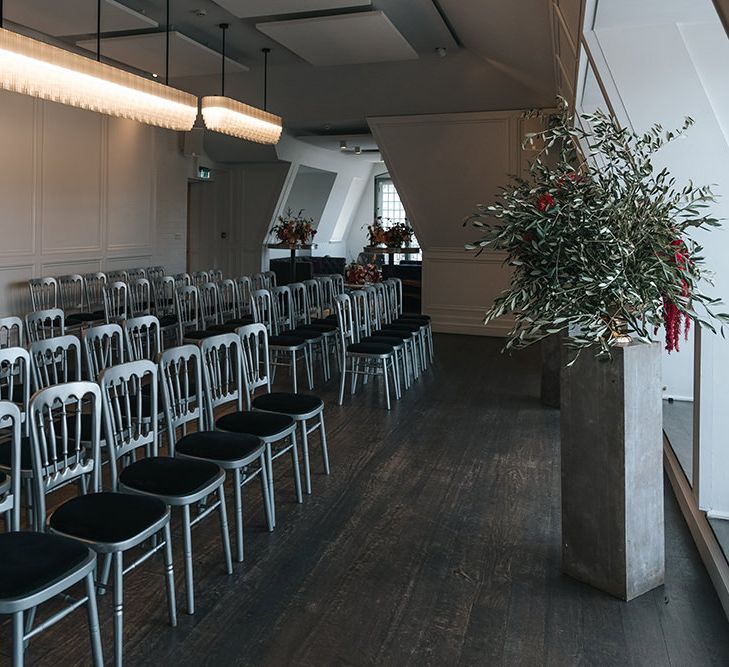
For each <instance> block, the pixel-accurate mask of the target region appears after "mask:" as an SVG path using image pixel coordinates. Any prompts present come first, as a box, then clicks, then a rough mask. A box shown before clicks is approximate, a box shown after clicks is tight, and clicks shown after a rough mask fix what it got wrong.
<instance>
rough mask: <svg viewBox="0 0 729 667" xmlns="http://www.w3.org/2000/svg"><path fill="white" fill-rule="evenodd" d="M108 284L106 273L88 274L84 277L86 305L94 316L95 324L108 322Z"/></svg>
mask: <svg viewBox="0 0 729 667" xmlns="http://www.w3.org/2000/svg"><path fill="white" fill-rule="evenodd" d="M106 282H107V280H106V274H105V273H101V272H96V273H87V274H86V275H85V276H84V287H85V289H86V304H87V306H88V309H89V310H90V311H91V313H92V315H93V321H94V322H104V321H105V320H106V309H105V308H104V288H105V287H106Z"/></svg>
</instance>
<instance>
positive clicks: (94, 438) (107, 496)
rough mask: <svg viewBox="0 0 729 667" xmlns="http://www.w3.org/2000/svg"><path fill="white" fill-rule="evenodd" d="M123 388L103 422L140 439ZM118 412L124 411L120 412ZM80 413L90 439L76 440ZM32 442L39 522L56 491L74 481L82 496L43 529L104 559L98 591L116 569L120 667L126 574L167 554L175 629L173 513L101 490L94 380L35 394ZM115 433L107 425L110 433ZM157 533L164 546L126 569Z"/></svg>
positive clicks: (146, 500)
mask: <svg viewBox="0 0 729 667" xmlns="http://www.w3.org/2000/svg"><path fill="white" fill-rule="evenodd" d="M126 389H127V387H126V386H123V385H121V384H117V385H116V386H115V388H114V391H113V392H109V394H112V396H113V398H110V397H109V394H107V395H106V400H107V401H109V402H112V401H114V399H119V400H116V401H115V402H114V404H113V407H114V409H116V410H119V411H120V412H118V413H114V414H113V415H112V416H109V411H108V410H105V412H104V414H105V419H107V420H109V419H112V420H117V419H118V420H119V421H120V422H122V423H123V424H122V425H123V428H126V429H129V430H131V431H132V432H133V433H134V436H135V437H139V438H140V439H141V438H144V437H145V435H146V432H145V431H146V430H147V429H149V425H148V424H145V423H143V422H142V421H140V420H139V418H138V417H139V415H138V414H137V413H136V412H135V411H134V407H135V406H134V401H133V400H130V398H131V399H133V397H130V396H129V395H128V394H127V393H126ZM121 413H123V414H121ZM82 414H90V415H91V417H92V433H91V439H90V441H88V442H84V441H82V440H81V439H80V438H79V433H80V428H79V424H78V423H77V422H78V420H79V419H80V418H81V415H82ZM31 424H32V441H33V455H34V459H35V461H34V469H35V470H36V471H37V474H36V476H35V486H36V489H37V497H36V502H35V506H36V525H38V526H44V525H46V503H45V496H46V495H47V494H49V493H52V492H53V491H55V490H56V489H57V488H59V487H60V486H67V485H69V484H70V483H71V482H73V481H76V480H79V481H82V482H83V483H82V484H80V485H79V486H80V488H81V489H82V493H81V494H79V495H77V496H75V497H72V498H70V499H68V500H65V501H64V502H63V503H62V504H61V505H60V506H59V507H57V508H56V509H55V510H54V511H53V512H52V513H51V514H50V516H49V517H48V519H47V524H48V531H49V532H50V533H52V534H54V535H59V536H63V537H66V538H71V539H74V540H77V541H78V542H80V543H82V544H83V545H85V546H86V547H89V548H91V549H93V550H94V551H95V552H96V553H97V554H98V555H102V556H104V557H105V565H104V568H103V573H102V575H101V581H100V583H99V586H100V587H101V588H104V589H105V588H106V587H107V580H108V569H107V568H108V567H109V566H110V567H111V570H112V572H113V577H112V590H113V606H114V664H115V665H118V666H119V665H121V664H122V659H123V646H124V620H123V619H124V574H125V573H126V572H129V571H130V570H133V569H134V568H135V567H137V566H138V565H141V564H142V563H143V562H145V561H146V560H147V559H149V558H150V557H151V556H153V555H154V554H155V553H157V552H158V551H162V552H163V555H164V567H165V575H166V576H165V579H166V583H167V604H168V613H169V621H170V625H172V626H175V625H177V611H176V605H175V584H174V573H173V564H172V548H171V542H172V541H171V537H170V511H169V509H168V507H167V505H165V503H164V502H162V501H161V500H159V499H157V498H153V497H147V496H140V495H132V494H127V493H111V492H103V491H101V484H100V477H101V475H100V470H101V448H100V440H101V437H100V436H101V391H100V389H99V387H98V385H96V383H92V382H77V383H71V384H66V385H58V386H56V387H50V388H48V389H44V390H42V391H41V392H39V393H38V394H37V395H36V396H35V397H34V398H33V402H32V404H31ZM110 432H111V433H114V429H113V428H112V429H108V428H107V437H108V434H109V433H110ZM157 535H159V536H160V537H162V540H161V541H157V542H156V544H155V546H153V547H152V548H151V549H149V550H143V551H142V553H141V555H139V556H138V557H137V558H136V559H135V560H134V561H133V562H132V563H129V564H128V566H127V568H126V570H125V568H124V556H125V554H126V553H127V552H129V551H130V550H131V549H134V548H136V547H140V546H141V545H142V544H143V543H144V542H145V541H146V540H149V539H150V538H153V537H155V536H157Z"/></svg>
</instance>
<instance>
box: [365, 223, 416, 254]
mask: <svg viewBox="0 0 729 667" xmlns="http://www.w3.org/2000/svg"><path fill="white" fill-rule="evenodd" d="M388 222H389V221H388ZM367 235H368V237H369V242H370V246H373V247H375V246H383V245H384V246H387V247H388V248H404V247H408V246H409V245H410V242H411V241H412V240H413V236H414V235H415V233H414V232H413V228H412V227H411V226H410V223H408V221H407V220H405V221H404V222H396V223H393V224H391V225H389V226H388V227H385V226H384V224H383V219H382V217H378V218H376V219H375V221H374V222H373V223H372V224H371V225H369V226H368V227H367Z"/></svg>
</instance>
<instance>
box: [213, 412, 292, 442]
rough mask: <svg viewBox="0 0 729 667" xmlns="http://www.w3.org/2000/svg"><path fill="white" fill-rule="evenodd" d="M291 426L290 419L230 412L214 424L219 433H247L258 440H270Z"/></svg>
mask: <svg viewBox="0 0 729 667" xmlns="http://www.w3.org/2000/svg"><path fill="white" fill-rule="evenodd" d="M293 425H294V420H293V419H291V417H288V416H286V415H277V414H273V413H266V412H231V413H230V414H227V415H223V416H222V417H221V418H220V419H218V421H216V422H215V426H216V428H219V429H220V430H221V431H232V432H233V433H248V434H250V435H257V436H258V437H259V438H272V437H274V436H275V435H278V434H279V433H283V432H284V431H286V430H287V429H289V428H291V427H292V426H293Z"/></svg>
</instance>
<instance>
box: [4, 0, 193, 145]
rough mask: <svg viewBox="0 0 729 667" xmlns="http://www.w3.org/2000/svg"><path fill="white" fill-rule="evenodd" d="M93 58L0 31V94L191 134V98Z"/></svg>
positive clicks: (99, 8) (183, 93)
mask: <svg viewBox="0 0 729 667" xmlns="http://www.w3.org/2000/svg"><path fill="white" fill-rule="evenodd" d="M98 11H99V13H100V12H101V2H100V0H99V3H98ZM1 24H2V17H0V25H1ZM98 44H100V31H99V34H98V35H97V45H98ZM97 50H98V46H97ZM96 57H97V60H91V59H90V58H86V57H84V56H80V55H78V54H76V53H71V52H70V51H66V50H64V49H59V48H57V47H55V46H51V45H50V44H45V43H44V42H39V41H38V40H35V39H31V38H30V37H26V36H24V35H19V34H18V33H14V32H11V31H9V30H6V29H4V28H0V89H3V90H9V91H12V92H16V93H22V94H24V95H30V96H32V97H38V98H40V99H43V100H50V101H52V102H59V103H61V104H67V105H68V106H72V107H77V108H79V109H87V110H89V111H96V112H98V113H103V114H108V115H109V116H117V117H119V118H129V119H131V120H136V121H139V122H140V123H146V124H148V125H156V126H158V127H164V128H167V129H171V130H181V131H188V130H191V129H192V126H193V125H194V124H195V119H196V118H197V98H196V97H195V96H194V95H190V94H189V93H185V92H183V91H181V90H176V89H174V88H170V87H168V86H165V85H162V84H161V83H157V82H156V81H150V80H149V79H145V78H144V77H141V76H137V75H136V74H132V73H131V72H126V71H124V70H121V69H117V68H116V67H112V66H111V65H106V64H104V63H102V62H99V58H100V54H99V53H98V52H97V54H96Z"/></svg>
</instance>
